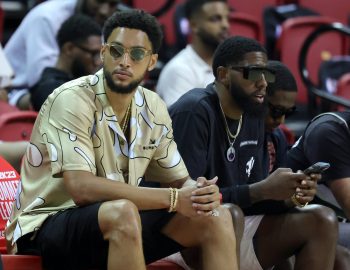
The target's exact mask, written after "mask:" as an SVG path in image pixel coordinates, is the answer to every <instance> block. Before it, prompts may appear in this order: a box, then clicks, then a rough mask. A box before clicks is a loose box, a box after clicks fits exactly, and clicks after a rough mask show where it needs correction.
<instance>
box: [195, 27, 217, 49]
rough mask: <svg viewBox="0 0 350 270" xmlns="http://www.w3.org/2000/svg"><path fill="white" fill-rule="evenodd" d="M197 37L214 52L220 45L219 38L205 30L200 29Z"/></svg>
mask: <svg viewBox="0 0 350 270" xmlns="http://www.w3.org/2000/svg"><path fill="white" fill-rule="evenodd" d="M197 35H198V37H199V38H200V39H201V40H202V41H203V43H204V44H206V45H207V46H209V47H210V48H211V50H212V51H213V52H214V51H215V50H216V47H217V46H219V44H220V41H219V40H218V39H217V38H215V37H214V36H212V35H211V34H209V33H208V32H206V31H205V30H201V29H199V31H198V33H197Z"/></svg>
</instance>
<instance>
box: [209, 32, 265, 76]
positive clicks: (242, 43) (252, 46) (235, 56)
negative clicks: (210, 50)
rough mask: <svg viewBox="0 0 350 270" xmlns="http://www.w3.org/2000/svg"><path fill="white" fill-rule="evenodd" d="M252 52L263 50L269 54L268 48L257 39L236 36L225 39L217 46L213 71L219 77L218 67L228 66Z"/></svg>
mask: <svg viewBox="0 0 350 270" xmlns="http://www.w3.org/2000/svg"><path fill="white" fill-rule="evenodd" d="M250 52H263V53H265V54H267V52H266V49H265V48H264V47H263V46H262V45H261V44H260V43H259V42H258V41H256V40H255V39H251V38H247V37H242V36H234V37H230V38H227V39H225V40H224V41H223V42H222V43H221V44H219V46H218V47H217V48H216V50H215V53H214V59H213V65H212V67H213V73H214V77H215V78H217V68H218V67H219V66H223V67H228V66H229V65H233V64H236V63H238V62H240V61H242V60H243V59H244V56H245V54H247V53H250Z"/></svg>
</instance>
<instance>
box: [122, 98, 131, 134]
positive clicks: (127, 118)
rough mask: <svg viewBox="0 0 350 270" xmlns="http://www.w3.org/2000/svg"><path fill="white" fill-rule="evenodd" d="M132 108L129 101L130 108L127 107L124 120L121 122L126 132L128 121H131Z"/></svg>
mask: <svg viewBox="0 0 350 270" xmlns="http://www.w3.org/2000/svg"><path fill="white" fill-rule="evenodd" d="M130 108H131V102H130V103H129V106H128V108H127V109H126V112H125V115H124V118H123V120H122V121H121V123H120V124H121V126H122V131H123V133H124V134H125V132H126V129H127V127H128V122H129V118H130V115H131V110H130Z"/></svg>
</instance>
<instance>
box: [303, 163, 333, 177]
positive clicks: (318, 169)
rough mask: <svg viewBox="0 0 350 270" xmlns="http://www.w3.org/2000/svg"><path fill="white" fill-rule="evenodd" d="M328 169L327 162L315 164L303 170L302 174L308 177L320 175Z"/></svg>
mask: <svg viewBox="0 0 350 270" xmlns="http://www.w3.org/2000/svg"><path fill="white" fill-rule="evenodd" d="M329 167H330V164H329V163H328V162H316V163H315V164H313V165H311V166H310V167H309V168H307V169H305V170H304V174H307V175H310V174H312V173H322V172H324V171H325V170H327V169H328V168H329Z"/></svg>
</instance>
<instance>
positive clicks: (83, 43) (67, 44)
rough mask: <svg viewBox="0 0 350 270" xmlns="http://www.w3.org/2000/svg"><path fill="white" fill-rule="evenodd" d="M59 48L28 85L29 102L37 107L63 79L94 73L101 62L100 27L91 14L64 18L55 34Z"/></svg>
mask: <svg viewBox="0 0 350 270" xmlns="http://www.w3.org/2000/svg"><path fill="white" fill-rule="evenodd" d="M57 43H58V46H59V48H60V54H59V56H58V60H57V63H56V65H55V66H54V67H46V68H45V69H44V71H43V73H42V74H41V77H40V79H39V81H38V82H37V83H36V84H35V85H34V86H33V87H31V88H30V89H29V90H30V94H31V104H32V106H33V109H34V110H36V111H39V110H40V107H41V105H42V104H43V103H44V101H45V100H46V98H47V97H48V95H50V94H51V93H52V91H53V90H54V89H55V88H57V87H59V86H60V85H62V84H63V83H65V82H68V81H70V80H73V79H76V78H79V77H81V76H85V75H89V74H93V73H95V72H96V71H97V70H98V69H99V68H100V67H101V64H102V61H101V57H100V49H101V45H102V40H101V27H100V25H99V24H98V23H97V22H95V21H94V20H92V19H91V18H90V17H88V16H86V15H82V14H76V15H73V16H72V17H70V18H69V19H67V20H66V21H65V22H64V23H63V24H62V26H61V28H60V30H59V31H58V34H57Z"/></svg>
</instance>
